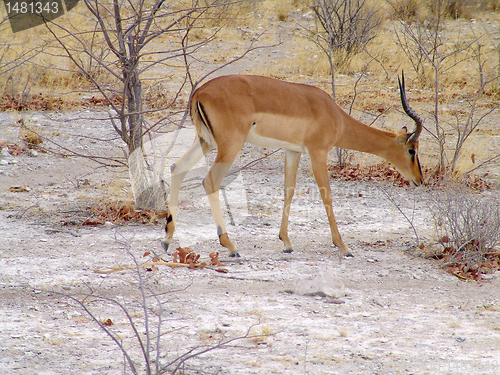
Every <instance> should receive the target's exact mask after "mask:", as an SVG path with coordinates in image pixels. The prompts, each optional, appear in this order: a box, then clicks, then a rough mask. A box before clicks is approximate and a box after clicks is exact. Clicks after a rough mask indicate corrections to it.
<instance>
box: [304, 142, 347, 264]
mask: <svg viewBox="0 0 500 375" xmlns="http://www.w3.org/2000/svg"><path fill="white" fill-rule="evenodd" d="M310 157H311V164H312V168H313V174H314V178H315V179H316V183H317V184H318V187H319V192H320V194H321V199H322V200H323V204H324V206H325V210H326V215H327V216H328V222H329V224H330V231H331V233H332V241H333V243H334V244H335V245H336V246H338V247H340V250H341V251H342V255H344V256H346V257H352V256H353V255H352V254H351V252H350V251H349V249H348V248H347V246H346V245H345V244H344V242H343V241H342V239H341V238H340V233H339V229H338V228H337V222H336V221H335V215H334V214H333V207H332V191H331V188H330V181H329V179H328V168H327V164H326V161H327V153H323V152H315V153H311V152H310Z"/></svg>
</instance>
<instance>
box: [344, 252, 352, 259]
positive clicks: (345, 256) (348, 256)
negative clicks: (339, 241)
mask: <svg viewBox="0 0 500 375" xmlns="http://www.w3.org/2000/svg"><path fill="white" fill-rule="evenodd" d="M344 258H354V255H352V254H351V253H347V254H346V255H344Z"/></svg>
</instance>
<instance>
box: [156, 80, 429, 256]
mask: <svg viewBox="0 0 500 375" xmlns="http://www.w3.org/2000/svg"><path fill="white" fill-rule="evenodd" d="M398 80H399V79H398ZM399 88H400V93H401V102H402V105H403V109H404V111H405V112H406V114H407V115H408V116H409V117H410V118H411V119H413V121H414V122H415V129H414V130H413V132H411V133H409V132H408V131H407V129H406V127H403V129H402V130H401V131H400V132H398V133H391V132H387V131H384V130H379V129H375V128H372V127H370V126H367V125H364V124H363V123H361V122H359V121H358V120H355V119H354V118H352V117H351V116H349V115H348V114H347V113H345V112H344V111H343V110H342V109H341V108H340V107H339V106H338V105H337V104H336V103H335V101H334V100H333V99H332V98H331V97H330V96H329V95H328V94H327V93H326V92H324V91H322V90H320V89H318V88H316V87H313V86H309V85H303V84H296V83H287V82H284V81H280V80H277V79H273V78H267V77H260V76H241V75H230V76H223V77H219V78H215V79H213V80H211V81H209V82H207V83H205V84H204V85H203V86H201V87H200V88H199V89H197V90H196V91H195V92H194V94H193V96H192V98H191V101H190V109H191V118H192V121H193V123H194V126H195V128H196V132H197V137H196V138H195V140H194V142H193V144H192V146H191V147H190V148H189V150H188V151H187V152H186V154H185V155H184V156H183V157H182V158H181V159H179V160H178V161H177V162H176V163H174V164H173V165H172V167H171V171H172V174H171V185H170V202H169V204H168V205H167V207H168V213H167V224H166V226H165V231H166V239H165V241H162V243H163V247H164V248H165V250H166V249H168V246H169V244H170V243H171V242H172V238H173V234H174V228H175V220H176V217H177V202H178V196H179V189H180V187H181V183H182V181H183V179H184V177H185V176H186V173H187V172H188V171H189V170H190V169H191V168H193V167H194V165H195V164H196V163H197V162H198V161H199V160H200V159H201V158H202V157H203V156H204V155H205V154H206V153H207V152H208V151H209V150H211V149H214V148H217V156H216V159H215V161H214V163H213V165H212V166H211V168H210V171H209V172H208V175H207V176H206V177H205V179H204V180H203V186H204V188H205V191H206V193H207V196H208V200H209V203H210V207H211V209H212V214H213V217H214V220H215V225H216V226H217V234H218V236H219V241H220V244H221V245H222V246H224V247H226V248H228V249H229V255H230V256H239V254H238V252H237V250H236V247H235V246H234V245H233V243H232V242H231V241H230V239H229V237H228V234H227V232H226V228H225V225H224V221H223V218H222V213H221V209H220V205H219V188H220V186H221V183H222V179H223V178H224V176H225V175H226V173H227V171H228V170H229V168H230V166H231V165H232V163H233V161H234V159H235V158H236V156H237V154H238V153H239V151H240V150H241V149H242V147H243V145H244V144H245V142H249V143H252V144H254V145H258V146H263V147H271V148H283V149H285V197H284V207H283V216H282V220H281V228H280V231H279V238H280V239H281V240H282V241H283V243H284V246H285V248H284V252H286V253H290V252H292V251H293V250H292V242H291V241H290V239H289V238H288V214H289V207H290V203H291V200H292V196H293V194H294V190H295V181H296V174H297V168H298V165H299V160H300V155H301V154H303V153H308V154H309V157H310V159H311V165H312V171H313V174H314V178H315V179H316V183H317V184H318V187H319V190H320V194H321V198H322V200H323V204H324V206H325V209H326V214H327V216H328V221H329V224H330V230H331V235H332V240H333V243H334V244H335V245H336V246H337V247H340V249H341V251H342V254H343V255H344V256H352V254H351V253H350V252H349V249H348V248H347V246H346V245H345V244H344V242H342V239H341V238H340V234H339V231H338V228H337V223H336V222H335V216H334V214H333V208H332V197H331V190H330V183H329V179H328V168H327V155H328V152H329V151H330V150H331V149H332V148H333V147H335V146H336V147H341V148H345V149H349V150H356V151H363V152H368V153H371V154H374V155H378V156H380V157H382V158H384V159H386V160H388V161H389V162H391V163H392V164H394V166H395V167H396V168H397V170H398V171H399V172H400V173H401V174H402V175H403V176H404V177H405V178H406V179H408V180H409V181H411V182H412V183H413V184H414V185H419V184H420V183H421V182H422V172H421V169H420V163H419V160H418V138H419V135H420V133H421V132H422V120H421V119H420V117H419V116H418V115H417V114H416V113H415V112H414V111H413V110H412V109H411V108H410V107H409V105H408V102H407V99H406V94H405V86H404V75H403V76H402V80H401V81H399Z"/></svg>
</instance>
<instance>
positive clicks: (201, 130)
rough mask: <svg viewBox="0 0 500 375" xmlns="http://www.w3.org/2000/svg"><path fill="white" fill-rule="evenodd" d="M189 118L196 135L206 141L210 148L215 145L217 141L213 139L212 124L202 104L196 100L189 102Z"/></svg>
mask: <svg viewBox="0 0 500 375" xmlns="http://www.w3.org/2000/svg"><path fill="white" fill-rule="evenodd" d="M191 119H192V121H193V124H194V127H195V128H196V133H198V137H200V139H202V140H204V141H205V142H206V143H208V145H209V146H210V148H213V147H216V146H217V143H216V142H215V139H214V130H213V128H212V124H211V123H210V120H209V118H208V116H207V113H206V112H205V109H204V108H203V104H201V102H199V101H197V100H193V101H192V102H191Z"/></svg>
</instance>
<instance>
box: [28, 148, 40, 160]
mask: <svg viewBox="0 0 500 375" xmlns="http://www.w3.org/2000/svg"><path fill="white" fill-rule="evenodd" d="M28 155H29V156H31V157H32V158H36V157H37V156H38V151H37V150H33V149H30V152H29V154H28Z"/></svg>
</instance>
